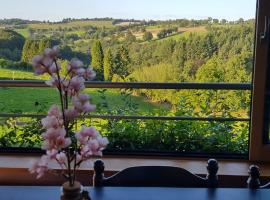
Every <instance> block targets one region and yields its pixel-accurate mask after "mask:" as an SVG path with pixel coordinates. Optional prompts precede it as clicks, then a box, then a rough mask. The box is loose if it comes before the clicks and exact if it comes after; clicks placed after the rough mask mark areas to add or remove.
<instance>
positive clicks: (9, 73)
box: [0, 68, 48, 80]
mask: <svg viewBox="0 0 270 200" xmlns="http://www.w3.org/2000/svg"><path fill="white" fill-rule="evenodd" d="M1 78H2V79H9V80H14V79H18V80H23V79H29V80H47V79H48V76H46V75H43V76H35V75H34V74H33V72H26V71H20V70H12V69H1V68H0V79H1Z"/></svg>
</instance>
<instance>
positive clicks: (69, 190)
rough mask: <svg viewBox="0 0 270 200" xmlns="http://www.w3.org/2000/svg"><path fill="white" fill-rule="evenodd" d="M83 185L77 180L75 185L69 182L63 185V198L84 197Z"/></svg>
mask: <svg viewBox="0 0 270 200" xmlns="http://www.w3.org/2000/svg"><path fill="white" fill-rule="evenodd" d="M82 188H83V187H82V185H81V183H80V182H78V181H75V182H74V185H73V186H70V185H69V182H68V181H67V182H65V183H64V184H63V185H62V194H61V200H81V199H82Z"/></svg>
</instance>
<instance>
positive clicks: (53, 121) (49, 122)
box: [41, 116, 60, 129]
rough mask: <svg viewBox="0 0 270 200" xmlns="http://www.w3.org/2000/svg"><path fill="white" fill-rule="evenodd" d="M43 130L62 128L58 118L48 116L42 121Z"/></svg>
mask: <svg viewBox="0 0 270 200" xmlns="http://www.w3.org/2000/svg"><path fill="white" fill-rule="evenodd" d="M41 124H42V125H43V128H46V129H49V128H58V127H59V126H60V124H59V122H58V120H57V118H56V117H55V116H47V117H45V118H43V119H42V120H41Z"/></svg>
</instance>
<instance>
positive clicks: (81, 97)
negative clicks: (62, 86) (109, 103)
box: [78, 94, 90, 103]
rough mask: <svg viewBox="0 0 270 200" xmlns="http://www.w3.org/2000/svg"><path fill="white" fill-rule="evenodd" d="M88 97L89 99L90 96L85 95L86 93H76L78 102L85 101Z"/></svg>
mask: <svg viewBox="0 0 270 200" xmlns="http://www.w3.org/2000/svg"><path fill="white" fill-rule="evenodd" d="M89 99H90V98H89V95H87V94H79V95H78V100H79V101H80V102H82V103H85V102H87V101H88V100H89Z"/></svg>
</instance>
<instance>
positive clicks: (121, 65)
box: [113, 45, 130, 77]
mask: <svg viewBox="0 0 270 200" xmlns="http://www.w3.org/2000/svg"><path fill="white" fill-rule="evenodd" d="M114 64H115V65H114V67H113V73H114V74H118V75H119V76H121V77H126V76H127V75H128V74H129V68H128V67H129V64H130V57H129V52H128V50H127V49H126V48H125V47H124V46H123V45H121V46H120V47H119V48H118V49H117V51H116V55H115V59H114Z"/></svg>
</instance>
